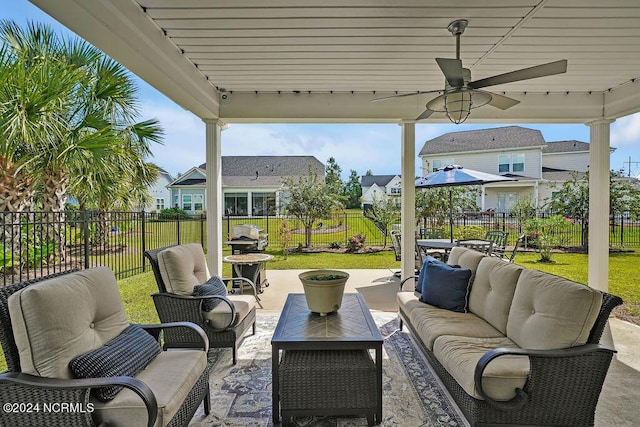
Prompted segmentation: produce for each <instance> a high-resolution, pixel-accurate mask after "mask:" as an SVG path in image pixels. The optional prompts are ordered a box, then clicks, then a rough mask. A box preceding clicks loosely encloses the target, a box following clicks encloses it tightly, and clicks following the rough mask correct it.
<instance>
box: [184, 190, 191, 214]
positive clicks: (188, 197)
mask: <svg viewBox="0 0 640 427" xmlns="http://www.w3.org/2000/svg"><path fill="white" fill-rule="evenodd" d="M182 209H184V210H185V211H190V210H191V194H183V195H182Z"/></svg>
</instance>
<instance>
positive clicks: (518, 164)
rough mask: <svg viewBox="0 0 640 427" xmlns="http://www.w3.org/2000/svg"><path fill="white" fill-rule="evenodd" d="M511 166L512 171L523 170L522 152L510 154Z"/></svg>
mask: <svg viewBox="0 0 640 427" xmlns="http://www.w3.org/2000/svg"><path fill="white" fill-rule="evenodd" d="M511 166H512V170H513V171H514V172H524V154H514V155H513V156H511Z"/></svg>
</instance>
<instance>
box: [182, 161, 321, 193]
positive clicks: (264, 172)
mask: <svg viewBox="0 0 640 427" xmlns="http://www.w3.org/2000/svg"><path fill="white" fill-rule="evenodd" d="M309 167H311V169H312V170H313V171H315V172H316V173H317V174H318V176H320V177H324V165H323V164H322V163H321V162H320V161H319V160H318V159H316V158H315V157H313V156H222V185H223V186H225V187H274V186H275V187H277V186H280V185H281V184H282V181H283V179H284V178H285V177H293V178H296V177H300V176H307V175H308V174H309ZM206 168H207V164H206V163H203V164H201V165H200V166H198V169H200V170H201V171H202V172H204V171H205V170H206ZM205 183H206V179H193V178H190V179H185V180H184V181H180V182H177V183H176V184H177V185H204V184H205Z"/></svg>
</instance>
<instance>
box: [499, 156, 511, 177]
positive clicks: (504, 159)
mask: <svg viewBox="0 0 640 427" xmlns="http://www.w3.org/2000/svg"><path fill="white" fill-rule="evenodd" d="M510 166H511V159H510V158H509V155H508V154H500V155H499V156H498V172H499V173H505V172H510V171H511V169H510Z"/></svg>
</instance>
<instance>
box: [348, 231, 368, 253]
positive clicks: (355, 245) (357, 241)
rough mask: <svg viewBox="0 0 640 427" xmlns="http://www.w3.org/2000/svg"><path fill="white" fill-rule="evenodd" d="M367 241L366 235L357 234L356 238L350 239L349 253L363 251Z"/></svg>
mask: <svg viewBox="0 0 640 427" xmlns="http://www.w3.org/2000/svg"><path fill="white" fill-rule="evenodd" d="M366 239H367V237H366V236H365V235H364V234H356V235H355V236H351V237H349V240H348V241H347V252H355V251H357V250H358V249H361V248H362V247H363V246H364V242H365V240H366Z"/></svg>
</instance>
